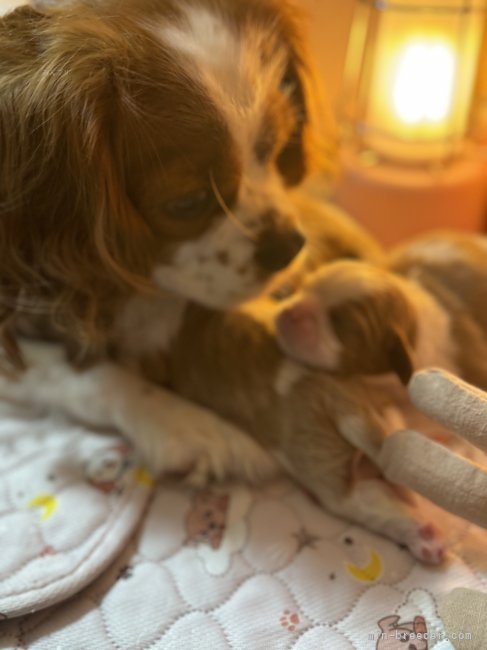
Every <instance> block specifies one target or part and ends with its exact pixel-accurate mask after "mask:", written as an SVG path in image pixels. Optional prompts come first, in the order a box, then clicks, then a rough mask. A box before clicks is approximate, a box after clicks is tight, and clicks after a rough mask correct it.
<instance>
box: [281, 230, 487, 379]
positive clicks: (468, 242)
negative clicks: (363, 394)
mask: <svg viewBox="0 0 487 650" xmlns="http://www.w3.org/2000/svg"><path fill="white" fill-rule="evenodd" d="M486 304H487V239H486V238H485V237H482V236H480V235H479V236H473V235H472V236H468V235H448V234H441V235H434V236H429V237H426V238H423V239H421V240H418V241H416V242H413V243H412V244H408V245H405V246H403V247H402V248H400V249H398V250H396V251H394V252H393V253H392V254H391V256H390V258H389V260H388V262H387V268H384V269H381V268H378V267H375V266H372V265H369V264H366V263H361V262H355V263H354V262H345V261H344V262H337V263H335V264H331V265H328V266H325V267H323V268H322V269H320V270H318V271H316V272H315V273H313V274H311V275H310V276H308V277H307V278H306V280H305V282H304V285H303V287H302V290H301V291H300V292H298V293H296V294H295V295H294V296H293V297H292V298H291V299H290V300H289V301H288V302H287V303H286V304H285V305H283V309H282V311H281V312H280V314H279V316H278V318H277V322H276V331H277V337H278V340H279V342H280V344H281V346H282V347H283V349H284V350H285V351H286V353H287V354H288V355H289V356H290V357H291V358H293V359H296V360H298V361H301V362H303V363H306V364H309V365H312V366H315V367H319V368H324V369H326V370H328V371H331V372H337V373H338V374H344V375H351V374H363V375H374V374H383V373H388V372H393V373H395V374H396V375H397V376H398V377H399V378H400V380H401V381H402V383H403V384H407V383H408V381H409V379H410V377H411V375H412V373H413V372H414V371H415V370H419V369H421V368H425V367H428V366H438V367H442V368H444V369H446V370H450V371H451V372H454V373H456V374H458V375H460V376H462V377H463V378H464V379H465V380H466V381H469V382H470V383H472V384H475V385H477V386H479V387H481V388H484V389H485V387H486V385H487V314H486V310H485V305H486Z"/></svg>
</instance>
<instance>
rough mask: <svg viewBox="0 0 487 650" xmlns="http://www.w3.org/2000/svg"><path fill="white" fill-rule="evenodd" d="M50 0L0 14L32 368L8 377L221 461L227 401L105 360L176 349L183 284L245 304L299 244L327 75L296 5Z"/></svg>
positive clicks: (9, 266) (35, 395)
mask: <svg viewBox="0 0 487 650" xmlns="http://www.w3.org/2000/svg"><path fill="white" fill-rule="evenodd" d="M47 4H48V5H51V4H53V3H47ZM36 7H37V8H36V9H34V8H31V7H21V8H19V9H17V10H16V11H13V12H11V13H9V14H7V15H6V16H4V17H2V18H0V143H1V147H0V305H1V311H0V320H1V324H2V329H3V350H4V351H5V355H4V358H3V361H4V364H3V365H7V364H8V362H12V363H13V365H14V366H16V367H17V368H19V367H20V365H21V362H24V364H25V365H26V366H27V369H26V371H25V372H24V373H20V372H17V376H16V380H15V381H13V380H7V379H5V378H2V379H0V384H1V387H0V392H1V394H2V395H4V396H6V397H10V398H11V399H16V400H23V401H29V402H34V403H38V404H41V405H45V406H47V407H49V408H61V409H64V410H67V411H68V412H71V413H72V414H74V415H76V416H78V417H81V418H82V419H83V420H84V421H88V422H89V423H91V424H93V425H96V426H114V425H115V426H117V427H118V428H120V429H121V430H122V431H123V432H124V433H125V434H126V435H127V436H129V437H130V438H131V439H132V440H134V439H135V440H136V444H137V446H138V447H139V448H140V450H141V451H142V452H143V454H144V456H145V457H146V458H147V459H149V460H150V461H151V462H152V465H153V467H154V468H155V469H156V470H157V471H163V470H165V469H168V467H169V468H172V467H175V466H178V464H181V463H183V464H184V463H186V464H187V463H188V462H192V461H193V460H194V458H195V456H197V455H198V453H200V452H201V453H202V454H203V452H202V449H203V448H204V449H205V450H206V451H207V453H208V454H209V456H210V457H211V459H212V460H211V461H210V465H211V464H213V465H215V466H214V467H213V471H216V473H217V474H218V473H219V471H220V469H221V468H222V467H223V466H224V465H225V462H224V460H225V459H226V460H227V461H228V458H227V457H226V456H225V458H223V457H224V454H223V452H222V451H221V450H219V447H221V448H222V445H219V446H218V445H215V444H214V443H215V437H216V436H217V434H216V431H217V430H218V422H219V421H218V418H217V417H216V416H214V415H213V414H211V413H209V412H207V411H205V410H203V409H201V408H197V407H196V406H192V405H189V404H187V402H186V401H185V400H181V399H179V398H178V397H177V396H176V395H173V394H172V393H169V392H167V391H164V390H162V389H161V390H156V389H152V388H150V387H148V386H147V385H146V384H145V382H143V381H142V380H141V379H139V378H138V377H135V376H134V375H133V374H131V372H127V371H125V370H123V368H121V367H120V366H117V365H115V364H113V363H110V361H111V360H113V359H114V358H115V359H116V360H117V361H121V362H122V363H124V364H128V365H130V366H131V367H133V366H135V367H138V366H139V365H140V361H141V360H143V359H144V358H145V357H155V356H157V355H158V354H160V353H162V352H164V351H165V350H166V349H168V348H170V346H171V340H172V338H173V337H174V336H175V335H176V334H177V331H178V328H179V325H180V321H181V319H182V315H183V313H184V311H185V307H186V304H187V303H188V301H190V300H196V301H198V302H200V303H202V304H204V305H210V306H212V307H215V308H227V307H228V306H231V305H235V304H237V303H238V302H240V301H242V300H244V299H247V298H249V297H251V296H253V295H255V294H256V293H258V292H259V291H260V290H261V289H262V288H263V287H264V286H265V284H266V282H267V281H268V280H269V279H270V278H271V276H272V275H273V274H274V273H275V272H276V271H279V270H280V269H282V268H284V267H285V266H286V265H287V264H288V263H289V262H290V261H291V260H292V259H293V257H294V256H295V255H296V254H297V253H298V252H299V250H300V249H301V247H302V245H303V241H304V239H303V236H302V234H301V233H300V231H299V228H298V227H297V225H296V210H295V208H294V207H293V203H292V200H291V197H290V188H292V187H294V186H296V185H297V184H298V183H299V182H300V181H301V180H302V179H303V178H304V177H305V175H306V174H307V172H308V170H309V169H310V167H311V166H312V141H311V131H310V122H311V113H312V105H313V100H312V95H311V86H312V85H313V84H312V82H311V74H310V71H309V68H308V64H307V59H306V54H305V52H304V50H303V42H302V39H301V37H300V35H299V29H297V28H296V24H295V23H296V21H295V19H294V12H293V10H292V8H291V7H290V6H288V4H287V3H283V2H277V0H184V1H180V0H137V1H135V0H133V1H132V0H122V1H119V0H101V1H100V2H91V1H90V0H86V1H80V2H74V3H64V2H63V3H61V4H60V6H59V7H58V8H55V7H54V8H51V7H50V6H49V7H47V6H46V7H43V3H42V2H39V3H36ZM19 331H20V333H24V334H27V335H30V336H31V337H38V336H42V337H49V338H51V339H52V340H53V341H61V343H62V345H64V346H68V347H69V350H70V352H71V355H72V356H73V357H74V358H75V359H77V360H80V359H82V358H83V357H92V358H93V357H94V358H96V359H98V363H97V364H96V365H95V366H93V368H91V369H89V370H87V371H86V372H84V373H81V374H79V375H78V374H76V373H75V372H74V370H73V368H72V367H71V366H70V364H69V363H67V362H66V361H65V359H64V357H63V352H62V349H61V348H59V347H56V345H55V344H52V345H47V344H41V343H34V342H32V343H29V344H26V343H23V342H22V343H21V352H22V354H20V353H19V350H18V348H17V343H18V337H17V335H18V333H19ZM16 339H17V340H16ZM222 427H223V429H224V436H225V437H226V438H228V437H229V435H230V432H232V433H234V434H235V435H234V436H233V437H232V440H234V439H237V438H238V435H237V433H236V432H234V427H233V428H232V427H231V426H230V425H223V424H222ZM242 444H245V443H244V442H243V441H242ZM249 444H250V442H249ZM214 449H216V451H215V452H214ZM237 449H238V445H237V444H235V445H234V452H235V450H237ZM234 452H231V453H230V455H231V454H234ZM256 453H257V451H256ZM203 456H204V454H203ZM233 458H234V460H235V463H238V462H240V458H239V453H236V454H234V456H233ZM202 462H203V461H202ZM229 462H230V461H229ZM230 465H231V462H230Z"/></svg>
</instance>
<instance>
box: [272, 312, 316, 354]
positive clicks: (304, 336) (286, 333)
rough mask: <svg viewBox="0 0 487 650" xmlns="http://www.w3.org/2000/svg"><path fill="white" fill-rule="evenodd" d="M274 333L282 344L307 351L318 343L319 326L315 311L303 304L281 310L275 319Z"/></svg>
mask: <svg viewBox="0 0 487 650" xmlns="http://www.w3.org/2000/svg"><path fill="white" fill-rule="evenodd" d="M276 331H277V336H278V338H279V340H280V341H281V342H282V343H283V344H284V345H286V344H289V345H293V346H298V347H300V348H301V347H302V348H306V349H307V350H309V349H310V348H312V347H314V346H315V345H317V343H318V338H319V324H318V320H317V317H316V310H315V309H313V307H312V306H311V305H308V304H307V303H305V302H298V303H296V304H294V305H292V306H291V307H287V308H286V309H283V310H282V312H281V313H280V314H279V316H278V317H277V319H276Z"/></svg>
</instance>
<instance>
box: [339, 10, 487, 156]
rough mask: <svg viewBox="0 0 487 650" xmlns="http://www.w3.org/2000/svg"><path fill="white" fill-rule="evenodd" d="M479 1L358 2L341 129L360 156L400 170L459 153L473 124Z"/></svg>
mask: <svg viewBox="0 0 487 650" xmlns="http://www.w3.org/2000/svg"><path fill="white" fill-rule="evenodd" d="M486 8H487V2H486V1H485V0H471V1H470V0H442V1H438V0H427V1H426V2H424V0H423V1H422V2H421V1H419V0H398V1H391V2H388V1H385V0H370V1H366V0H362V1H359V2H357V7H356V16H355V20H354V24H353V27H352V32H351V37H350V45H349V53H348V59H347V66H346V77H345V78H346V86H345V93H344V96H345V106H344V109H345V112H344V114H345V125H346V133H347V136H348V137H349V138H351V139H352V140H354V142H355V144H356V145H358V146H359V148H360V149H362V150H370V151H372V152H374V153H375V154H376V155H377V156H379V157H381V158H385V159H388V160H391V161H395V162H400V163H403V164H404V163H406V164H418V163H419V164H421V163H432V162H435V161H441V160H444V159H447V158H450V157H452V156H454V155H456V154H458V153H459V150H460V149H461V148H462V146H463V144H464V143H465V140H466V138H467V136H468V135H469V133H470V129H471V124H472V100H473V95H474V89H475V87H476V80H477V79H478V73H479V59H480V53H481V51H482V43H483V38H484V25H485V13H486Z"/></svg>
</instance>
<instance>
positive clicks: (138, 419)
mask: <svg viewBox="0 0 487 650" xmlns="http://www.w3.org/2000/svg"><path fill="white" fill-rule="evenodd" d="M126 415H127V418H126V420H125V421H124V431H125V432H126V433H127V435H129V437H130V438H131V439H132V440H133V442H134V444H135V447H136V449H137V451H138V453H139V455H140V456H141V458H142V460H143V462H144V464H145V465H146V466H147V467H148V469H149V470H150V471H151V472H152V473H153V474H154V475H155V476H157V477H160V476H163V475H167V474H173V475H174V474H175V475H178V476H179V477H181V478H182V479H183V480H184V482H185V483H188V484H190V485H192V486H195V487H199V488H200V487H203V486H204V485H206V484H207V483H209V482H210V481H212V480H217V481H222V480H226V479H230V478H238V479H243V480H245V481H249V482H259V481H262V480H264V479H266V478H269V477H270V476H272V475H273V474H275V473H276V471H277V470H276V463H275V462H274V460H273V459H272V458H271V457H270V456H269V454H268V453H267V452H266V451H265V450H264V449H262V448H261V447H260V446H259V445H258V444H257V443H256V442H255V441H254V440H252V438H251V437H250V436H247V435H246V434H245V433H243V432H242V431H241V430H240V429H239V428H238V427H236V426H234V425H233V424H231V423H230V422H227V421H226V420H223V419H222V418H220V417H219V416H218V415H216V414H214V413H212V412H211V411H209V410H206V409H204V408H201V407H198V406H196V405H194V404H192V403H191V402H187V401H185V400H182V399H181V398H179V397H177V396H176V395H170V394H167V393H165V392H162V391H159V390H155V391H153V392H151V393H150V394H148V395H147V399H146V400H145V401H144V402H143V403H141V404H139V405H138V407H137V409H131V410H130V412H129V411H127V412H126Z"/></svg>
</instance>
